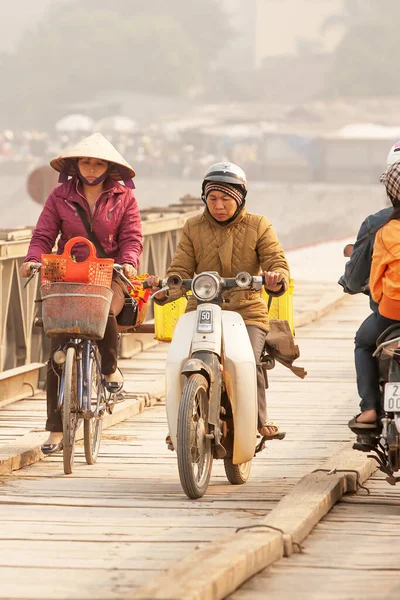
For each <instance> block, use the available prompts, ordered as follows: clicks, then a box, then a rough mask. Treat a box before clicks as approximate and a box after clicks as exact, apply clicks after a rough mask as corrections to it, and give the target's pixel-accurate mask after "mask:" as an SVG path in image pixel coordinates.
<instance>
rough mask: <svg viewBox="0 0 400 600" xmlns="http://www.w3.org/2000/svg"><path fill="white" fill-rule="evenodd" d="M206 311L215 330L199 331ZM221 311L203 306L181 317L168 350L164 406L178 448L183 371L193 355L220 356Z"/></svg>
mask: <svg viewBox="0 0 400 600" xmlns="http://www.w3.org/2000/svg"><path fill="white" fill-rule="evenodd" d="M204 311H206V312H208V315H206V316H208V317H209V318H210V319H211V320H212V324H213V327H212V329H213V331H212V332H210V333H208V332H207V331H203V332H197V331H196V330H197V322H198V319H199V317H200V315H201V313H203V312H204ZM221 312H222V311H221V308H220V307H219V306H217V305H216V304H201V305H200V306H198V308H197V310H196V312H194V311H193V312H189V313H185V314H184V315H182V316H181V317H180V319H179V321H178V323H177V326H176V328H175V331H174V335H173V338H172V341H171V344H170V347H169V350H168V355H167V364H166V373H165V386H166V393H165V405H166V410H167V420H168V427H169V434H170V436H171V439H172V443H173V444H174V447H175V448H176V446H177V444H176V430H177V426H178V412H179V403H180V400H181V396H182V390H183V386H184V383H185V380H186V377H185V376H184V375H181V371H182V369H183V367H184V365H185V363H186V361H187V360H188V358H190V356H191V355H192V354H193V352H198V351H200V350H203V351H205V352H213V353H214V354H217V355H218V356H220V355H221V337H222V336H221Z"/></svg>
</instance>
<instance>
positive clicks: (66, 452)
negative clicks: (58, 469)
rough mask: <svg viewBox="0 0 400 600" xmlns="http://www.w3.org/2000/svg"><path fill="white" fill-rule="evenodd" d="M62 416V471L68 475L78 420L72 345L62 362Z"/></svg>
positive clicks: (72, 460)
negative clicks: (63, 362)
mask: <svg viewBox="0 0 400 600" xmlns="http://www.w3.org/2000/svg"><path fill="white" fill-rule="evenodd" d="M62 416H63V463H64V473H65V474H66V475H70V474H71V473H72V469H73V466H74V455H75V435H76V430H77V427H78V421H79V418H78V394H77V365H76V352H75V348H74V347H73V346H72V347H70V348H68V349H67V356H66V360H65V364H64V395H63V405H62Z"/></svg>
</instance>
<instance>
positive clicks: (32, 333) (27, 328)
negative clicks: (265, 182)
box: [0, 206, 198, 372]
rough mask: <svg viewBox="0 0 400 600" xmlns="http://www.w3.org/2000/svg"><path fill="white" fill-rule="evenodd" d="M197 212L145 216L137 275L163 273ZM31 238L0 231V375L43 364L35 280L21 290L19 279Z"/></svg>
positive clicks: (44, 354) (44, 355)
mask: <svg viewBox="0 0 400 600" xmlns="http://www.w3.org/2000/svg"><path fill="white" fill-rule="evenodd" d="M191 208H192V207H191ZM194 208H195V207H194V206H193V209H194ZM189 210H190V209H189ZM197 212H198V211H197V210H196V211H193V212H192V211H190V212H185V213H183V214H176V213H175V214H174V213H170V214H168V215H166V216H163V217H157V216H156V215H154V214H152V215H148V219H147V220H146V221H144V223H143V232H144V251H143V256H142V259H141V265H140V272H141V273H154V274H157V275H163V274H164V273H165V271H166V270H167V267H168V266H169V264H170V262H171V258H172V256H173V254H174V252H175V249H176V246H177V244H178V242H179V238H180V236H181V232H182V229H183V225H184V223H185V221H186V219H187V218H188V217H189V216H192V215H193V214H196V213H197ZM31 234H32V229H29V228H21V229H16V230H0V372H1V371H6V370H8V369H14V368H15V367H20V366H22V365H27V364H29V363H42V362H44V361H45V360H47V349H48V343H47V340H46V339H45V338H44V336H43V330H42V329H41V328H38V327H34V326H33V322H34V318H35V316H36V312H37V306H38V305H37V304H35V298H36V295H37V287H38V285H39V278H36V282H35V283H34V282H33V281H32V282H31V283H30V284H29V285H28V286H27V288H25V289H24V288H23V285H24V281H23V280H22V279H21V277H20V275H19V267H20V266H21V263H22V262H23V259H24V257H25V256H26V253H27V249H28V245H29V240H30V237H31Z"/></svg>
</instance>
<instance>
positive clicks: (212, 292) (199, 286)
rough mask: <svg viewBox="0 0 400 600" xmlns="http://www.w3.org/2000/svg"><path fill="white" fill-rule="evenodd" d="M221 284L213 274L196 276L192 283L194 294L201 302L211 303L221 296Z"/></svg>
mask: <svg viewBox="0 0 400 600" xmlns="http://www.w3.org/2000/svg"><path fill="white" fill-rule="evenodd" d="M219 288H220V282H219V280H218V277H216V276H215V275H212V274H211V273H204V274H203V273H200V275H196V277H195V278H194V279H193V283H192V292H193V294H194V295H195V296H196V298H197V299H198V300H200V301H201V302H211V301H212V300H214V299H215V298H216V297H217V296H218V294H219Z"/></svg>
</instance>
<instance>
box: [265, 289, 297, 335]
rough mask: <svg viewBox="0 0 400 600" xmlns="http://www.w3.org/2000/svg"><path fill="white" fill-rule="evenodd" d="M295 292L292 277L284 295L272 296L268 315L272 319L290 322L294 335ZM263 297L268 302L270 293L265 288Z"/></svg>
mask: <svg viewBox="0 0 400 600" xmlns="http://www.w3.org/2000/svg"><path fill="white" fill-rule="evenodd" d="M293 294H294V281H293V279H291V280H290V281H289V287H288V289H287V291H286V293H285V294H283V296H279V298H272V303H271V308H270V309H269V313H268V316H269V318H270V319H279V320H280V321H287V322H288V323H289V327H290V329H291V331H292V334H293V335H294V303H293ZM263 297H264V299H265V301H266V302H267V303H268V297H269V296H268V294H267V292H266V291H265V289H264V290H263Z"/></svg>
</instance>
